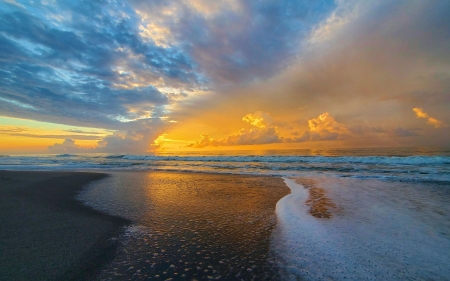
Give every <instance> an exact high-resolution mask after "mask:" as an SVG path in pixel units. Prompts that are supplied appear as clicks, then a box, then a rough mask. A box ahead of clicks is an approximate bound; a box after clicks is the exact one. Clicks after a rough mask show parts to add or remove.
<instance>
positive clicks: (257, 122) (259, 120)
mask: <svg viewBox="0 0 450 281" xmlns="http://www.w3.org/2000/svg"><path fill="white" fill-rule="evenodd" d="M242 121H245V122H247V123H249V124H251V125H253V126H255V127H257V128H266V127H268V126H270V125H272V124H273V119H272V117H270V115H269V114H267V113H265V112H262V111H256V112H255V113H253V114H252V113H249V114H247V115H245V116H244V117H242Z"/></svg>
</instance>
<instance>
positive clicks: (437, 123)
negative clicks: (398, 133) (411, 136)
mask: <svg viewBox="0 0 450 281" xmlns="http://www.w3.org/2000/svg"><path fill="white" fill-rule="evenodd" d="M413 111H414V112H415V113H416V116H417V118H423V119H427V123H428V124H430V125H432V126H434V127H435V128H441V127H444V125H443V124H442V122H441V121H439V120H437V119H436V118H433V117H431V116H429V115H428V114H427V113H426V112H424V111H423V109H422V108H417V107H415V108H413Z"/></svg>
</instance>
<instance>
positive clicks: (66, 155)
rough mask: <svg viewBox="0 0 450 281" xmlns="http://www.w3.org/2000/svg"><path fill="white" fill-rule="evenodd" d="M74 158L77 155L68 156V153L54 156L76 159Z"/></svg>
mask: <svg viewBox="0 0 450 281" xmlns="http://www.w3.org/2000/svg"><path fill="white" fill-rule="evenodd" d="M76 156H78V155H76V154H68V153H65V154H58V155H56V157H76Z"/></svg>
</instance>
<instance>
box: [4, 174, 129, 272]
mask: <svg viewBox="0 0 450 281" xmlns="http://www.w3.org/2000/svg"><path fill="white" fill-rule="evenodd" d="M105 176H106V174H101V173H96V174H94V173H80V172H70V173H68V172H26V171H0V186H1V188H0V192H1V196H0V225H1V227H0V239H1V242H0V252H1V255H0V264H1V266H0V276H1V279H2V280H89V279H91V278H93V277H94V276H95V275H96V274H97V273H98V270H99V269H100V267H101V266H102V265H104V264H105V263H107V262H108V261H110V260H111V259H112V257H113V255H114V253H115V249H116V247H117V242H114V241H113V240H110V238H111V237H114V236H117V235H118V233H119V231H120V229H121V228H122V226H124V225H127V224H129V223H130V222H129V221H128V220H126V219H123V218H120V217H117V216H111V215H106V214H104V213H101V212H99V211H96V210H94V209H92V208H90V207H87V206H85V205H83V204H82V203H81V202H79V201H77V200H75V198H74V197H75V196H76V194H77V193H78V192H79V191H80V190H81V188H82V187H83V186H84V185H85V184H86V183H88V182H91V181H95V180H99V179H101V178H104V177H105Z"/></svg>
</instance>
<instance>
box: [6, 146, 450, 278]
mask: <svg viewBox="0 0 450 281" xmlns="http://www.w3.org/2000/svg"><path fill="white" fill-rule="evenodd" d="M394 152H395V153H393V152H392V151H382V150H381V151H378V150H377V151H367V153H362V152H361V151H360V150H356V151H340V152H339V153H340V154H339V153H335V154H339V155H337V156H321V155H319V156H315V155H310V154H308V153H306V152H304V151H285V152H276V153H274V152H272V153H271V152H267V155H242V154H233V153H231V152H230V153H228V154H223V155H197V154H186V155H171V154H168V155H128V154H125V155H110V154H102V155H97V154H93V155H90V154H80V155H69V154H62V155H41V156H39V155H38V156H8V157H3V158H2V163H0V169H5V170H7V169H10V170H16V171H2V172H1V173H0V181H1V182H0V184H1V185H0V186H1V197H0V200H1V201H0V208H1V210H0V211H1V212H0V223H1V226H2V227H1V230H0V238H1V239H2V240H1V242H2V243H1V245H0V247H1V248H0V250H1V253H2V255H1V261H0V262H1V265H2V266H1V269H0V270H1V272H0V273H1V274H2V277H3V276H4V279H6V280H26V279H32V280H124V279H125V280H179V279H186V280H240V279H242V280H324V279H330V280H446V279H448V278H447V277H448V276H450V269H449V268H448V266H447V265H448V264H450V256H449V255H448V252H449V249H450V239H449V237H450V223H449V222H450V205H449V204H448V202H449V199H450V188H449V187H450V178H449V175H450V170H449V166H448V163H449V160H450V155H448V152H447V151H441V152H436V153H435V154H432V153H430V155H421V154H420V153H419V152H414V151H413V152H408V153H404V152H402V151H401V150H399V151H394ZM361 154H363V155H361ZM365 154H378V155H382V156H370V155H365ZM399 155H400V156H399ZM33 169H35V170H46V172H44V171H41V172H37V171H36V172H24V171H23V170H33ZM54 170H60V172H56V171H54ZM67 171H72V172H67ZM86 171H89V172H88V173H87V172H86ZM92 171H95V173H92ZM3 253H4V254H3Z"/></svg>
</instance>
